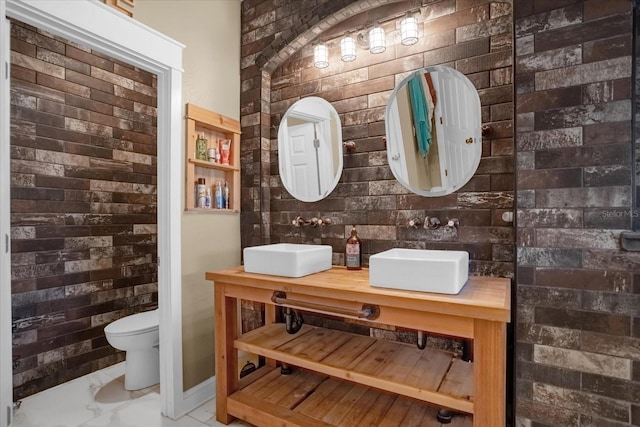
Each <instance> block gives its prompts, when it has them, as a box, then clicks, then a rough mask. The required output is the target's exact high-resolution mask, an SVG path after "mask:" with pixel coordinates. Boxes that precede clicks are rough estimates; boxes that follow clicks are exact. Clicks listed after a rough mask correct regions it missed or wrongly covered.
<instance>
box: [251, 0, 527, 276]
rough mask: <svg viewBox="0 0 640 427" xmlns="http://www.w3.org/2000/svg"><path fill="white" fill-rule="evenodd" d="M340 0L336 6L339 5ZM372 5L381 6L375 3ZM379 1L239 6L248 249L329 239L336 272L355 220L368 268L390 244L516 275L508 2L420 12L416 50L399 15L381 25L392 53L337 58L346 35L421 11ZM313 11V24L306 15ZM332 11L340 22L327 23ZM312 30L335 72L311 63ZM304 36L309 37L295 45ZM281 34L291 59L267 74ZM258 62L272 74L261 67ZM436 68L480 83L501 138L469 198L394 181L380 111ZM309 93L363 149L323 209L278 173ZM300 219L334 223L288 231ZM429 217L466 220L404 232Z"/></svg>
mask: <svg viewBox="0 0 640 427" xmlns="http://www.w3.org/2000/svg"><path fill="white" fill-rule="evenodd" d="M337 3H340V4H339V6H340V9H335V8H336V7H338V6H336V4H337ZM370 3H371V4H372V5H374V6H375V3H376V2H370ZM380 3H384V4H381V5H379V6H377V7H373V6H368V7H369V9H367V10H364V11H363V10H362V9H361V7H365V8H366V7H367V6H366V5H360V4H358V3H357V2H353V1H347V2H323V1H305V2H299V3H295V6H294V4H293V3H291V4H286V5H285V4H284V3H283V2H279V1H276V0H265V1H246V2H243V6H242V10H243V15H242V16H243V24H242V40H243V43H242V58H243V59H242V94H241V118H242V126H243V129H242V132H243V135H242V138H243V139H242V144H243V145H242V147H243V148H242V150H243V151H242V156H243V164H242V165H243V167H242V200H243V206H242V244H243V246H252V245H256V244H263V243H277V242H314V243H322V244H329V245H332V246H333V248H334V264H339V265H340V264H344V259H343V253H344V248H345V246H344V244H345V240H346V238H347V237H348V234H349V230H350V227H351V226H350V225H351V224H358V230H359V235H360V236H361V238H362V239H363V241H364V246H363V249H364V260H365V264H366V263H368V257H369V256H370V255H371V254H374V253H377V252H381V251H383V250H385V249H388V248H391V247H409V248H431V249H463V250H467V251H469V252H470V254H471V258H472V262H471V271H472V274H483V275H497V276H506V277H512V276H513V270H514V268H513V260H514V247H513V243H514V241H515V233H514V229H513V227H512V225H511V224H509V223H505V222H504V221H502V219H501V214H502V212H504V211H505V210H511V209H513V205H514V155H513V103H512V98H513V85H512V78H511V76H512V67H511V65H512V54H511V49H512V39H513V37H512V34H511V30H512V15H511V6H510V5H509V4H508V3H494V2H489V1H476V2H471V3H470V2H461V1H458V2H456V1H453V0H443V1H433V2H428V3H429V4H428V5H427V6H425V7H423V8H421V13H420V15H419V16H418V20H419V23H420V28H421V30H420V34H421V39H420V41H419V42H418V44H416V45H414V46H409V47H407V46H402V45H400V44H399V42H398V39H397V30H396V28H395V25H396V22H395V21H393V20H392V21H388V22H386V23H384V24H383V27H384V28H385V30H386V32H387V44H388V46H387V50H386V52H385V53H383V54H380V55H372V54H370V53H369V52H368V51H366V50H363V49H358V52H357V54H358V58H357V60H356V61H354V62H352V63H349V64H346V63H343V62H341V61H340V59H339V52H338V51H339V37H340V36H341V35H342V34H343V32H344V30H345V29H348V28H356V27H358V26H362V25H365V24H366V23H369V24H371V23H373V22H374V21H375V20H385V19H387V18H390V17H393V16H398V15H399V14H401V13H403V12H405V11H407V10H410V9H412V8H415V7H416V4H417V3H416V2H414V1H396V2H388V3H390V4H388V3H387V2H380ZM418 5H419V4H418ZM310 11H312V12H311V13H310ZM309 15H311V16H314V17H315V19H314V20H312V21H309V20H305V19H304V17H305V16H309ZM332 16H333V17H336V19H337V20H338V21H339V22H334V21H335V20H329V19H326V18H327V17H332ZM343 16H347V18H346V19H344V18H341V17H343ZM340 21H341V22H340ZM292 23H293V24H292ZM292 25H293V29H292V28H291V27H292ZM314 25H315V28H316V29H319V31H322V34H321V37H323V38H324V39H325V40H329V43H328V44H329V50H330V56H331V58H330V66H329V67H328V68H326V69H324V70H318V69H316V68H315V67H314V66H313V65H312V58H311V55H312V44H311V43H310V41H311V39H310V38H309V35H308V34H306V33H305V32H306V31H308V30H309V29H310V28H314ZM267 28H268V30H267ZM300 34H302V35H303V36H301V37H302V41H301V40H300V39H296V35H300ZM283 35H284V36H283ZM283 37H285V38H286V39H288V40H291V41H292V42H291V44H292V45H293V46H299V48H298V49H297V50H296V51H295V52H293V53H291V52H288V51H287V55H288V56H287V58H286V60H285V61H282V60H280V61H279V65H277V66H275V67H273V70H271V69H269V68H268V67H269V66H273V64H275V62H277V61H276V60H277V58H276V60H274V59H273V58H272V57H273V56H276V57H277V51H278V48H279V49H282V47H283V46H285V45H286V44H284V45H283V43H284V40H282V38H283ZM269 55H271V56H272V57H268V56H269ZM262 64H266V66H265V68H266V69H268V70H269V71H267V70H266V69H263V70H262V71H261V69H260V68H259V65H262ZM439 64H444V65H449V66H452V67H454V68H457V69H458V70H460V71H462V72H463V73H465V74H466V75H468V77H469V78H470V79H471V80H472V81H473V82H474V84H475V85H476V87H477V88H478V91H479V94H480V99H481V102H482V114H483V122H484V123H487V124H491V125H493V126H494V128H495V132H494V134H493V135H492V136H491V137H490V138H487V139H485V140H484V141H483V158H482V160H481V163H480V167H479V169H478V172H477V174H476V175H475V176H474V177H473V179H472V180H471V181H470V182H469V183H468V184H467V185H466V186H465V187H464V188H463V189H462V190H461V191H459V192H457V193H454V194H452V195H450V196H446V197H441V198H425V197H419V196H415V195H413V194H411V193H409V192H408V191H406V190H405V189H403V188H402V187H400V186H399V185H398V184H397V182H396V181H395V179H394V177H393V175H392V174H391V171H390V169H389V167H388V164H387V158H386V149H385V145H384V142H383V136H384V133H385V128H384V110H385V105H386V102H387V99H388V97H389V95H390V93H391V91H392V90H393V88H394V86H395V85H396V83H397V82H399V81H400V79H401V78H402V77H404V75H406V74H405V73H407V72H410V71H413V70H416V69H418V68H421V67H424V66H429V65H439ZM305 96H320V97H322V98H324V99H326V100H328V101H329V102H331V103H332V104H333V105H334V107H335V108H336V110H337V111H338V113H339V114H340V118H341V121H342V125H343V137H344V139H345V140H353V141H355V143H356V147H357V150H356V152H355V153H352V154H345V156H344V170H343V173H342V177H341V179H340V182H339V184H338V186H337V188H336V189H335V190H334V191H333V192H332V193H331V194H330V195H329V197H328V198H326V199H324V200H322V201H319V202H315V203H302V202H298V201H297V200H295V199H293V198H292V197H291V196H290V195H289V194H288V193H287V192H286V190H284V188H283V186H282V183H281V181H280V178H279V175H278V153H277V139H276V138H277V127H278V125H279V122H280V118H281V116H282V115H283V114H284V113H285V111H286V110H287V108H288V107H289V106H290V105H291V104H293V103H294V102H295V101H296V100H298V99H300V98H302V97H305ZM297 215H302V216H303V217H305V218H311V217H323V218H325V217H326V218H330V219H331V221H332V224H331V225H329V226H325V227H322V228H316V229H312V228H304V229H302V230H300V229H295V228H294V227H292V226H291V225H290V224H291V220H292V219H293V218H295V217H296V216H297ZM425 216H435V217H438V218H440V219H442V220H443V221H444V220H445V219H446V218H459V219H460V228H459V229H458V230H457V231H448V230H444V229H440V230H436V231H431V230H425V229H423V228H418V229H413V228H409V227H408V225H407V222H408V220H409V219H410V218H413V217H418V218H421V219H424V218H425Z"/></svg>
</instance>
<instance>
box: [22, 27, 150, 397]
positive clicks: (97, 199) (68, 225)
mask: <svg viewBox="0 0 640 427" xmlns="http://www.w3.org/2000/svg"><path fill="white" fill-rule="evenodd" d="M11 76H12V78H11V234H12V236H11V250H12V258H11V261H12V266H11V278H12V282H11V284H12V309H13V355H14V360H15V369H14V376H13V384H14V398H15V399H20V398H23V397H25V396H28V395H31V394H33V393H35V392H38V391H40V390H44V389H46V388H49V387H52V386H55V385H57V384H60V383H62V382H65V381H68V380H70V379H73V378H76V377H78V376H81V375H84V374H87V373H89V372H92V371H95V370H97V369H101V368H103V367H106V366H109V365H112V364H114V363H116V362H119V361H122V360H123V359H124V357H123V356H124V354H123V353H121V352H117V351H116V350H115V349H113V348H112V347H111V346H109V344H108V343H107V341H106V339H105V337H104V332H103V329H104V327H105V326H106V324H108V323H109V322H111V321H113V320H115V319H118V318H120V317H123V316H125V315H128V314H132V313H134V312H138V311H143V310H148V309H151V308H155V307H156V306H157V266H156V254H157V247H156V237H157V222H156V207H157V195H156V181H157V173H156V125H157V124H156V79H155V76H153V75H151V74H149V73H147V72H144V71H141V70H138V69H134V68H133V67H131V66H129V65H127V64H123V63H120V62H118V61H115V60H113V59H111V58H108V57H106V56H104V55H100V54H98V53H96V52H92V51H90V50H88V49H85V48H84V47H82V46H78V45H76V44H74V43H70V42H68V41H65V40H63V39H60V38H58V37H53V36H52V35H50V34H47V33H44V32H41V31H38V30H37V29H35V28H33V27H30V26H28V25H25V24H22V23H19V22H15V21H14V22H12V25H11Z"/></svg>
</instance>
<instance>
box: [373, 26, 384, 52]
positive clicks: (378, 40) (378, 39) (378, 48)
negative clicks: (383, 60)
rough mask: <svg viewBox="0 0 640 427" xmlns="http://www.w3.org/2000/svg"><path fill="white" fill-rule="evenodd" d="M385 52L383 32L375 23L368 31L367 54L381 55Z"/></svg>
mask: <svg viewBox="0 0 640 427" xmlns="http://www.w3.org/2000/svg"><path fill="white" fill-rule="evenodd" d="M385 50H387V47H386V40H385V38H384V30H383V29H382V27H380V26H379V25H378V24H377V23H376V24H375V25H374V26H373V28H372V29H370V30H369V52H371V53H382V52H384V51H385Z"/></svg>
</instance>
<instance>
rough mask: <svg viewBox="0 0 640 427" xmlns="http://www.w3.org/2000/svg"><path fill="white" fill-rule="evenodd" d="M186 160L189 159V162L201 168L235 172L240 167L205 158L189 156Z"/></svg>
mask: <svg viewBox="0 0 640 427" xmlns="http://www.w3.org/2000/svg"><path fill="white" fill-rule="evenodd" d="M187 160H188V161H189V163H193V164H194V165H196V166H199V167H201V168H207V169H215V170H221V171H231V172H236V171H239V170H240V168H238V167H237V166H231V165H223V164H222V163H211V162H207V161H205V160H199V159H192V158H191V157H189V158H188V159H187Z"/></svg>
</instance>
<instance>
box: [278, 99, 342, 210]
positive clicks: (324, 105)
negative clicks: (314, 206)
mask: <svg viewBox="0 0 640 427" xmlns="http://www.w3.org/2000/svg"><path fill="white" fill-rule="evenodd" d="M278 157H279V162H278V164H279V169H280V178H281V179H282V183H283V185H284V187H285V188H286V189H287V191H288V192H289V193H290V194H291V195H292V196H293V197H295V198H296V199H298V200H301V201H303V202H315V201H318V200H321V199H323V198H325V197H326V196H328V195H329V193H331V192H332V191H333V189H334V188H335V187H336V185H337V184H338V180H339V179H340V174H341V173H342V127H341V123H340V117H339V116H338V112H337V111H336V110H335V108H333V106H332V105H331V104H330V103H329V102H327V101H326V100H324V99H322V98H318V97H315V96H310V97H307V98H303V99H301V100H299V101H297V102H296V103H295V104H293V105H292V106H291V107H289V109H288V110H287V112H286V113H285V115H284V117H283V118H282V121H281V122H280V127H279V128H278Z"/></svg>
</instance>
